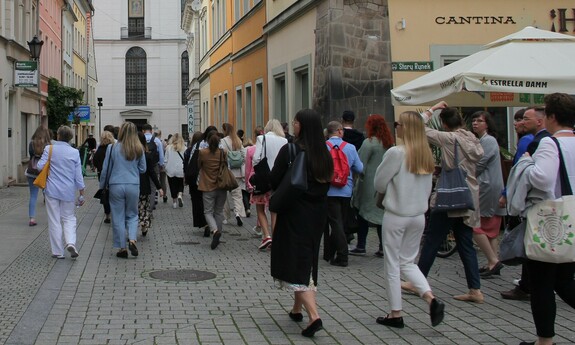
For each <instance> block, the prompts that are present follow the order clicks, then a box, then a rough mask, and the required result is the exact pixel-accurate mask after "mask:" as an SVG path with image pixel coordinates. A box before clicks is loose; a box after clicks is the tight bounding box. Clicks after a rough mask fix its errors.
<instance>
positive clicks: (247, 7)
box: [243, 0, 250, 16]
mask: <svg viewBox="0 0 575 345" xmlns="http://www.w3.org/2000/svg"><path fill="white" fill-rule="evenodd" d="M243 1H244V16H245V15H246V13H248V12H249V11H250V0H243Z"/></svg>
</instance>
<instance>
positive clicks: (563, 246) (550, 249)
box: [524, 137, 575, 264]
mask: <svg viewBox="0 0 575 345" xmlns="http://www.w3.org/2000/svg"><path fill="white" fill-rule="evenodd" d="M551 139H552V140H553V141H554V142H555V145H557V150H558V151H559V176H560V181H561V195H562V197H561V198H559V199H556V200H545V201H542V202H540V203H538V204H535V205H533V206H532V207H531V208H530V209H529V211H527V230H526V232H525V238H524V239H525V251H526V253H527V257H528V258H529V259H531V260H536V261H542V262H550V263H557V264H560V263H568V262H574V261H575V245H574V244H573V242H575V224H574V222H573V219H574V218H575V196H573V191H572V190H571V184H570V183H569V175H567V170H566V169H565V161H564V159H563V153H562V152H561V148H560V147H559V142H558V141H557V139H556V138H554V137H551Z"/></svg>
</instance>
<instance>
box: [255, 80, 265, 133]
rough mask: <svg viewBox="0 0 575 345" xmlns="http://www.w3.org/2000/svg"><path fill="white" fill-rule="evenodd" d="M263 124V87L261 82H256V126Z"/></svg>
mask: <svg viewBox="0 0 575 345" xmlns="http://www.w3.org/2000/svg"><path fill="white" fill-rule="evenodd" d="M263 125H265V123H264V85H263V82H262V81H259V82H256V126H263Z"/></svg>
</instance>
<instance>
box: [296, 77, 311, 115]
mask: <svg viewBox="0 0 575 345" xmlns="http://www.w3.org/2000/svg"><path fill="white" fill-rule="evenodd" d="M294 76H295V78H294V79H295V80H294V91H295V92H294V96H295V97H294V101H295V104H294V105H295V111H299V110H300V109H307V108H309V98H310V97H309V71H308V68H307V66H306V67H305V68H302V69H299V70H297V71H295V73H294Z"/></svg>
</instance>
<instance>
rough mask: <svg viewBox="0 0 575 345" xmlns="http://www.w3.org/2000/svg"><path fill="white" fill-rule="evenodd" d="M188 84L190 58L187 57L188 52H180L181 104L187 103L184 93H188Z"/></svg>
mask: <svg viewBox="0 0 575 345" xmlns="http://www.w3.org/2000/svg"><path fill="white" fill-rule="evenodd" d="M189 84H190V59H189V58H188V52H187V51H185V52H183V53H182V105H186V104H188V98H187V97H186V94H187V93H188V85H189Z"/></svg>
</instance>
